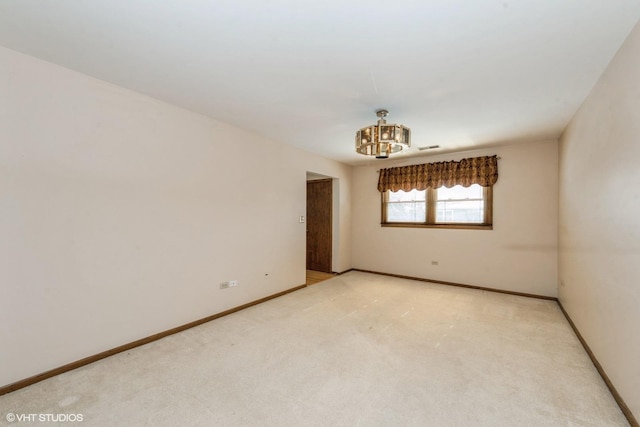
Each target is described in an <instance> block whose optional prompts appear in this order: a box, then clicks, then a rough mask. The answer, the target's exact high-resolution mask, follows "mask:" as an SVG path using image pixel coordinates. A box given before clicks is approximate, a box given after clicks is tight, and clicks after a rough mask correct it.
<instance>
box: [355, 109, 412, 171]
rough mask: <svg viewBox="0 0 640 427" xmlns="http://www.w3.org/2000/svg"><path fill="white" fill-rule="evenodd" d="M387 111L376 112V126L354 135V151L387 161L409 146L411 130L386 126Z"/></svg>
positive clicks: (397, 126) (401, 126)
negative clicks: (391, 155) (390, 156)
mask: <svg viewBox="0 0 640 427" xmlns="http://www.w3.org/2000/svg"><path fill="white" fill-rule="evenodd" d="M388 114H389V112H388V111H387V110H378V111H376V115H377V116H378V117H379V119H378V124H375V125H371V126H367V127H365V128H362V129H360V130H359V131H358V132H357V133H356V151H357V152H358V153H360V154H364V155H365V156H376V159H387V158H389V154H393V153H398V152H400V151H402V150H404V149H406V148H409V147H410V146H411V129H409V128H408V127H405V126H403V125H393V124H391V125H388V124H387V121H386V120H385V117H387V115H388Z"/></svg>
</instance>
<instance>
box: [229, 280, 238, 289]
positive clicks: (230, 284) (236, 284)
mask: <svg viewBox="0 0 640 427" xmlns="http://www.w3.org/2000/svg"><path fill="white" fill-rule="evenodd" d="M235 286H238V281H237V280H229V287H230V288H233V287H235Z"/></svg>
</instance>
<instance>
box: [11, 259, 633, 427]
mask: <svg viewBox="0 0 640 427" xmlns="http://www.w3.org/2000/svg"><path fill="white" fill-rule="evenodd" d="M10 412H11V413H15V414H40V413H45V414H46V413H53V414H60V413H62V414H81V415H82V419H83V421H82V423H78V422H76V423H67V425H68V424H81V425H85V426H115V425H117V426H145V425H146V426H176V425H183V426H405V425H407V426H436V427H437V426H465V427H466V426H509V427H513V426H536V427H538V426H593V427H603V426H627V425H628V423H627V422H626V420H625V418H624V416H623V415H622V412H621V411H620V409H619V408H618V406H617V405H616V403H615V401H614V400H613V398H612V396H611V394H610V393H609V391H608V390H607V388H606V386H605V385H604V382H603V381H602V379H601V378H600V376H599V375H598V373H597V371H596V370H595V368H594V367H593V365H592V363H591V361H590V360H589V358H588V356H587V355H586V353H585V351H584V350H583V348H582V347H581V345H580V343H579V341H578V339H577V338H576V336H575V335H574V334H573V332H572V330H571V328H570V327H569V325H568V324H567V322H566V320H565V319H564V317H563V315H562V313H561V312H560V310H559V308H558V306H557V305H556V303H554V302H551V301H545V300H538V299H532V298H525V297H517V296H511V295H504V294H499V293H493V292H485V291H479V290H471V289H464V288H456V287H450V286H442V285H433V284H428V283H423V282H416V281H411V280H405V279H396V278H390V277H385V276H378V275H372V274H367V273H360V272H351V273H347V274H345V275H342V276H336V277H334V278H332V279H329V280H327V281H324V282H322V283H319V284H317V285H314V286H311V287H307V288H304V289H302V290H300V291H296V292H294V293H291V294H288V295H285V296H283V297H280V298H277V299H274V300H271V301H268V302H266V303H263V304H260V305H258V306H255V307H252V308H249V309H246V310H243V311H241V312H238V313H235V314H232V315H230V316H227V317H223V318H220V319H217V320H214V321H212V322H209V323H207V324H205V325H201V326H199V327H196V328H193V329H190V330H188V331H185V332H182V333H179V334H177V335H173V336H170V337H167V338H164V339H162V340H160V341H156V342H154V343H151V344H148V345H145V346H143V347H139V348H137V349H135V350H132V351H128V352H125V353H121V354H119V355H116V356H113V357H110V358H108V359H105V360H102V361H100V362H97V363H94V364H92V365H88V366H86V367H83V368H80V369H78V370H76V371H73V372H69V373H66V374H63V375H60V376H58V377H55V378H52V379H49V380H46V381H44V382H41V383H38V384H35V385H33V386H30V387H28V388H25V389H22V390H19V391H17V392H14V393H10V394H8V395H5V396H1V397H0V424H2V423H7V421H6V417H5V414H7V413H10ZM51 424H52V425H62V424H64V423H51ZM16 425H21V426H23V425H30V423H28V422H21V423H18V422H16ZM31 425H38V426H42V425H46V423H41V422H39V421H36V422H34V423H31Z"/></svg>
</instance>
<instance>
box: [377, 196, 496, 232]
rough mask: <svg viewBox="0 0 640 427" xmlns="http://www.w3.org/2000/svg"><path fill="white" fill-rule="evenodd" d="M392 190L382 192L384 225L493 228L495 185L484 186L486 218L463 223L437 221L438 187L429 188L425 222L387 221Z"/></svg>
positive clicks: (473, 228) (470, 228)
mask: <svg viewBox="0 0 640 427" xmlns="http://www.w3.org/2000/svg"><path fill="white" fill-rule="evenodd" d="M390 191H391V190H387V191H384V192H382V193H381V199H380V200H381V203H380V205H381V211H382V212H381V217H380V218H381V221H380V225H381V226H382V227H404V228H451V229H469V230H493V186H489V187H482V196H483V199H484V218H483V222H482V223H463V222H438V223H436V204H437V198H438V196H437V194H438V193H437V189H435V188H427V189H426V190H425V191H426V201H425V208H426V209H425V211H426V218H425V221H424V222H388V221H387V203H388V197H389V196H388V195H389V192H390Z"/></svg>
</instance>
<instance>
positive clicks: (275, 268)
mask: <svg viewBox="0 0 640 427" xmlns="http://www.w3.org/2000/svg"><path fill="white" fill-rule="evenodd" d="M307 170H313V171H315V172H318V173H323V174H326V175H330V176H333V177H337V178H338V182H339V193H340V197H341V206H340V214H339V215H340V218H339V220H340V221H339V227H338V235H337V236H335V237H336V238H337V239H338V244H337V249H338V250H337V251H336V252H337V253H334V257H335V259H336V265H337V266H338V267H339V268H340V269H342V270H344V269H347V268H349V267H350V265H351V260H350V256H351V243H350V238H351V232H350V229H349V226H350V202H349V199H350V185H351V184H350V175H351V167H349V166H345V165H342V164H340V163H337V162H334V161H330V160H327V159H323V158H320V157H317V156H314V155H311V154H308V153H305V152H303V151H300V150H297V149H292V148H289V147H286V146H284V145H282V144H279V143H276V142H273V141H268V140H265V139H263V138H261V137H259V136H257V135H255V134H251V133H248V132H245V131H243V130H240V129H237V128H234V127H232V126H229V125H226V124H223V123H220V122H217V121H215V120H212V119H209V118H207V117H204V116H201V115H198V114H195V113H192V112H189V111H186V110H183V109H180V108H177V107H175V106H171V105H168V104H166V103H163V102H160V101H157V100H155V99H152V98H149V97H146V96H142V95H140V94H137V93H134V92H131V91H128V90H125V89H122V88H119V87H116V86H113V85H111V84H108V83H105V82H102V81H99V80H96V79H93V78H90V77H87V76H85V75H82V74H78V73H76V72H73V71H70V70H67V69H64V68H61V67H58V66H55V65H53V64H50V63H46V62H43V61H40V60H37V59H34V58H31V57H28V56H25V55H22V54H19V53H16V52H13V51H10V50H7V49H4V48H0V236H1V238H0V286H1V295H0V343H2V345H1V346H0V386H2V385H7V384H9V383H12V382H15V381H17V380H20V379H24V378H26V377H29V376H32V375H35V374H38V373H40V372H43V371H46V370H48V369H51V368H55V367H58V366H61V365H63V364H66V363H69V362H72V361H75V360H78V359H81V358H83V357H86V356H89V355H93V354H96V353H99V352H101V351H104V350H108V349H110V348H113V347H115V346H118V345H121V344H125V343H127V342H130V341H133V340H136V339H139V338H142V337H145V336H148V335H151V334H154V333H157V332H160V331H163V330H166V329H169V328H172V327H175V326H178V325H181V324H184V323H187V322H190V321H193V320H196V319H199V318H202V317H205V316H208V315H211V314H214V313H218V312H220V311H223V310H226V309H229V308H232V307H235V306H238V305H240V304H243V303H246V302H249V301H253V300H256V299H259V298H262V297H265V296H268V295H272V294H274V293H277V292H279V291H282V290H286V289H290V288H292V287H295V286H298V285H301V284H304V282H305V238H306V233H305V224H300V223H299V222H298V217H299V216H300V215H305V209H306V171H307ZM265 274H268V276H265ZM230 279H237V280H239V286H238V287H237V288H233V289H228V290H220V289H219V283H220V282H222V281H226V280H230Z"/></svg>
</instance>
